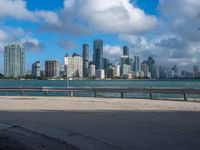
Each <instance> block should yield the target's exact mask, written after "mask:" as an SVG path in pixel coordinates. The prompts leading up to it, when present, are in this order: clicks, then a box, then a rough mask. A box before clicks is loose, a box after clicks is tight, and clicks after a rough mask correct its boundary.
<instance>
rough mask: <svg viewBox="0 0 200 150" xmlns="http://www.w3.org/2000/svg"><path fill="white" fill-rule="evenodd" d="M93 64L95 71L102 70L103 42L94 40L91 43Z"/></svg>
mask: <svg viewBox="0 0 200 150" xmlns="http://www.w3.org/2000/svg"><path fill="white" fill-rule="evenodd" d="M93 63H94V65H95V66H96V70H99V69H104V68H103V40H94V42H93Z"/></svg>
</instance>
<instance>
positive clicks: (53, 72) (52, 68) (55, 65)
mask: <svg viewBox="0 0 200 150" xmlns="http://www.w3.org/2000/svg"><path fill="white" fill-rule="evenodd" d="M59 73H60V64H59V61H58V60H47V61H45V76H46V77H49V78H58V77H59Z"/></svg>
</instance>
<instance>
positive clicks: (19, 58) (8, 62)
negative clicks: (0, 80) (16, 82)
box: [4, 44, 25, 78]
mask: <svg viewBox="0 0 200 150" xmlns="http://www.w3.org/2000/svg"><path fill="white" fill-rule="evenodd" d="M4 75H5V77H14V78H16V77H18V76H24V75H25V49H24V48H23V47H22V46H20V45H17V44H12V45H7V46H6V47H5V50H4Z"/></svg>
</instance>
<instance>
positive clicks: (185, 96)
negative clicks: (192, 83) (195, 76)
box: [184, 93, 187, 101]
mask: <svg viewBox="0 0 200 150" xmlns="http://www.w3.org/2000/svg"><path fill="white" fill-rule="evenodd" d="M184 101H187V94H186V93H184Z"/></svg>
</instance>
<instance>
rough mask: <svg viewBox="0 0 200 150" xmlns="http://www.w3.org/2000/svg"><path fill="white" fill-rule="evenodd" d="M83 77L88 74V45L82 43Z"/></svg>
mask: <svg viewBox="0 0 200 150" xmlns="http://www.w3.org/2000/svg"><path fill="white" fill-rule="evenodd" d="M82 57H83V77H85V78H87V77H88V76H89V45H88V44H83V53H82Z"/></svg>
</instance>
